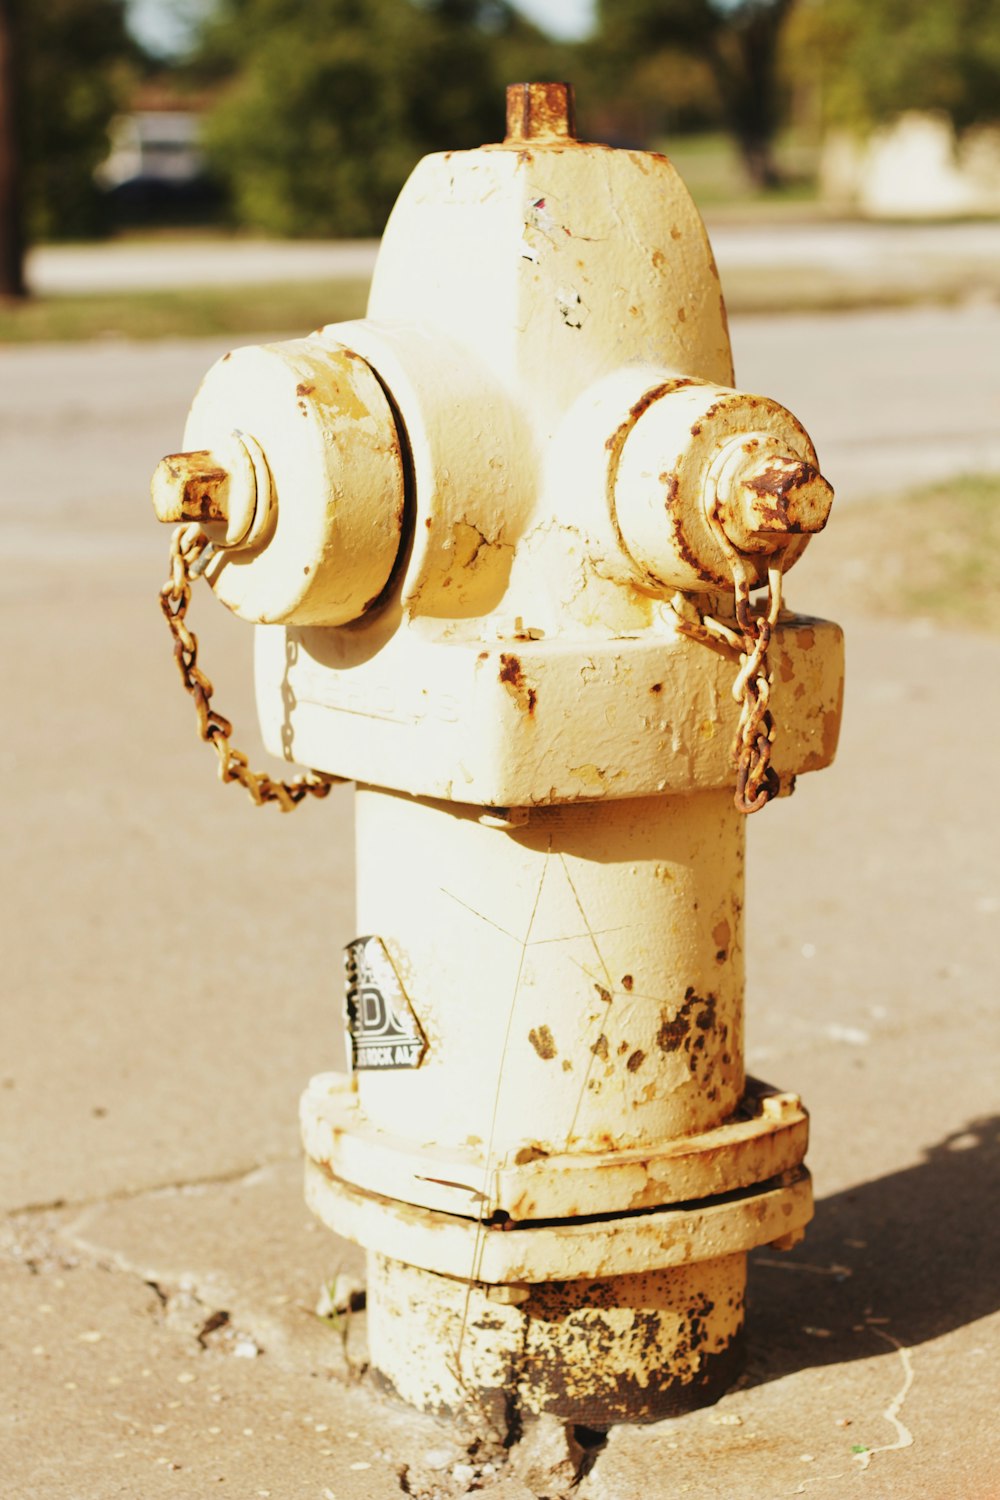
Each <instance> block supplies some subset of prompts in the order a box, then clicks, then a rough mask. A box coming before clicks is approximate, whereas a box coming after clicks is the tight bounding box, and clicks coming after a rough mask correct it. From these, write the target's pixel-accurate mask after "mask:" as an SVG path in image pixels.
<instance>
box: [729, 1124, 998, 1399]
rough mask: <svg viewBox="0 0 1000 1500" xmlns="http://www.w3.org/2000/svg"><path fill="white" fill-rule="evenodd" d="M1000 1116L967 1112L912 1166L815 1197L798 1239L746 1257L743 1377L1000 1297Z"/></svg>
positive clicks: (915, 1340) (912, 1329)
mask: <svg viewBox="0 0 1000 1500" xmlns="http://www.w3.org/2000/svg"><path fill="white" fill-rule="evenodd" d="M998 1187H1000V1116H996V1115H994V1116H991V1117H989V1118H984V1119H977V1120H973V1121H972V1122H971V1123H969V1124H968V1125H966V1126H965V1127H963V1129H961V1130H957V1131H954V1132H953V1133H952V1134H950V1135H948V1136H946V1137H945V1139H944V1140H942V1141H941V1142H940V1143H939V1144H937V1145H935V1146H932V1147H931V1148H930V1149H929V1150H928V1151H927V1153H926V1155H925V1158H924V1160H923V1161H922V1162H920V1163H919V1164H918V1165H917V1166H914V1167H908V1168H907V1169H906V1170H905V1171H901V1172H894V1173H892V1174H891V1175H890V1176H888V1177H881V1178H878V1179H877V1180H876V1181H874V1182H867V1183H863V1184H862V1185H861V1186H860V1187H856V1188H851V1189H850V1190H849V1191H847V1192H843V1193H838V1194H836V1195H835V1196H834V1197H832V1198H826V1199H823V1200H822V1201H821V1202H819V1203H818V1204H817V1205H816V1218H815V1220H814V1221H813V1223H812V1224H811V1225H810V1226H809V1228H808V1230H807V1231H806V1238H805V1240H804V1241H803V1242H802V1244H801V1245H799V1246H797V1247H796V1249H795V1250H794V1251H792V1252H791V1253H790V1254H788V1255H781V1254H779V1253H776V1252H775V1251H773V1250H771V1249H765V1250H762V1251H761V1252H760V1253H759V1254H756V1255H754V1256H752V1257H751V1262H750V1264H751V1272H750V1298H749V1303H750V1305H749V1316H748V1334H749V1358H748V1361H747V1370H746V1374H745V1376H744V1378H743V1381H742V1384H743V1385H744V1386H747V1385H760V1384H763V1383H764V1382H766V1381H769V1380H777V1379H780V1378H781V1377H782V1376H784V1375H790V1374H792V1373H794V1372H795V1371H797V1370H803V1369H809V1368H813V1367H817V1366H822V1365H829V1364H840V1363H842V1362H844V1361H846V1360H853V1359H865V1358H868V1357H870V1356H871V1355H873V1354H878V1353H885V1352H886V1340H887V1339H888V1341H889V1342H892V1343H894V1342H898V1343H899V1344H903V1345H906V1346H911V1345H914V1344H922V1343H924V1342H926V1341H927V1340H928V1339H933V1338H937V1337H938V1336H939V1335H941V1334H944V1333H949V1332H951V1331H952V1330H954V1329H957V1328H961V1327H964V1326H965V1325H966V1324H968V1323H974V1322H975V1321H976V1320H977V1319H978V1318H982V1317H985V1316H986V1315H987V1314H988V1313H992V1312H994V1311H996V1309H997V1308H998V1307H1000V1259H998V1257H997V1249H996V1247H997V1243H998V1234H997V1231H998V1228H1000V1193H998V1191H997V1189H998Z"/></svg>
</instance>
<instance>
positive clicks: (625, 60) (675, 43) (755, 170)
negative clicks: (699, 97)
mask: <svg viewBox="0 0 1000 1500" xmlns="http://www.w3.org/2000/svg"><path fill="white" fill-rule="evenodd" d="M793 4H794V0H599V7H598V16H599V30H598V35H597V45H598V46H601V47H605V48H607V49H608V51H609V54H610V56H611V58H612V59H614V60H616V61H617V62H618V65H619V67H620V68H622V69H624V70H626V71H627V70H628V69H630V68H632V67H634V66H635V65H636V63H637V61H638V60H641V59H643V58H645V57H646V56H647V55H648V53H649V51H650V49H653V48H659V49H664V50H666V51H669V52H672V53H680V54H682V55H685V56H687V57H689V58H691V59H693V60H695V61H697V62H698V63H700V64H703V65H707V66H708V68H709V69H710V71H711V75H712V79H713V81H714V84H715V91H716V94H717V96H718V108H719V112H720V115H721V118H722V120H723V121H724V122H725V124H726V126H727V128H728V129H729V131H730V133H731V134H732V136H733V137H734V139H735V141H736V144H737V146H738V147H739V151H740V155H741V157H742V160H743V164H744V166H745V168H746V171H747V173H748V175H749V177H750V179H751V181H752V182H754V183H756V184H757V185H758V186H759V187H768V186H772V185H773V184H775V183H776V182H777V181H778V171H777V167H776V165H775V161H774V152H773V143H774V136H775V133H776V131H777V128H778V125H779V123H780V118H781V93H780V90H779V86H778V56H779V42H780V38H781V32H782V28H783V27H784V25H785V21H786V20H787V18H788V14H789V12H790V10H791V9H792V5H793Z"/></svg>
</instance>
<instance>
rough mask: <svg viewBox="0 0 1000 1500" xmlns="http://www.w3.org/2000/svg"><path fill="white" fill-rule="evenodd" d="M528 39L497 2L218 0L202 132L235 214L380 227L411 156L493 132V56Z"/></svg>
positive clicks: (271, 224) (262, 222) (531, 41)
mask: <svg viewBox="0 0 1000 1500" xmlns="http://www.w3.org/2000/svg"><path fill="white" fill-rule="evenodd" d="M533 47H534V48H536V49H538V50H539V51H541V50H543V46H542V42H541V38H540V37H539V34H538V33H537V32H535V31H534V30H533V28H531V27H530V26H528V25H527V23H525V22H523V21H520V20H519V19H518V18H517V17H516V16H515V15H514V13H513V12H512V11H511V10H510V9H509V8H508V6H507V5H506V4H503V3H500V0H419V3H418V0H222V3H221V5H220V9H219V13H218V15H217V17H216V20H215V22H214V24H213V25H212V26H211V27H210V28H209V30H208V31H207V32H206V34H205V38H204V43H203V48H202V55H201V65H202V67H203V68H207V69H210V70H211V71H213V72H214V73H215V76H216V78H217V79H219V80H221V81H222V92H221V97H220V102H219V104H218V105H217V107H216V108H215V110H214V111H213V112H212V115H211V117H210V119H209V121H208V125H207V129H206V136H205V140H206V146H207V149H208V152H209V156H210V160H211V162H212V164H213V166H214V168H215V170H216V172H217V173H218V174H219V175H220V176H221V177H222V179H223V180H224V181H225V182H226V183H227V184H228V186H229V188H230V191H231V194H232V198H233V205H234V210H235V214H236V217H237V219H238V220H239V222H241V223H243V224H246V225H248V226H250V227H252V228H255V229H259V230H262V231H264V232H266V233H270V234H278V235H330V234H339V235H365V234H375V233H378V232H380V231H381V229H382V226H383V224H384V223H385V219H386V216H387V214H388V212H389V209H390V208H391V207H392V204H393V202H394V201H395V198H396V196H397V194H398V192H399V189H400V187H401V186H402V183H403V181H404V179H405V178H406V176H407V175H408V173H409V171H410V170H411V168H412V167H413V165H414V164H415V162H416V161H417V160H418V159H419V157H421V156H422V155H424V154H425V153H426V152H428V151H433V150H439V149H460V148H462V147H469V146H477V145H481V144H482V143H483V142H484V141H489V140H499V139H501V138H502V136H503V118H504V97H503V85H504V83H505V82H506V79H505V77H504V59H505V58H508V57H510V58H512V57H514V56H515V55H517V53H518V49H520V53H521V55H522V56H524V55H525V54H526V53H528V52H530V51H531V49H532V48H533Z"/></svg>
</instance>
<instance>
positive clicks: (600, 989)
mask: <svg viewBox="0 0 1000 1500" xmlns="http://www.w3.org/2000/svg"><path fill="white" fill-rule="evenodd" d="M594 989H595V990H596V991H597V993H598V994H599V995H600V997H601V999H602V1000H603V1001H604V1003H605V1005H610V1004H611V991H610V990H607V989H605V988H604V985H603V984H595V985H594Z"/></svg>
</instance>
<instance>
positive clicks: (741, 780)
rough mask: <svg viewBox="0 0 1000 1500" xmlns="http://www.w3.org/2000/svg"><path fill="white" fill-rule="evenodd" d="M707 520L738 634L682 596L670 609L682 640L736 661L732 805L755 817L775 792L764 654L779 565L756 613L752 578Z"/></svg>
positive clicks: (777, 604) (777, 605) (777, 606)
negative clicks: (727, 579)
mask: <svg viewBox="0 0 1000 1500" xmlns="http://www.w3.org/2000/svg"><path fill="white" fill-rule="evenodd" d="M709 519H710V521H711V522H712V529H713V531H714V532H715V534H716V536H717V537H718V540H719V542H720V544H721V546H722V549H723V551H724V552H725V554H726V557H727V559H728V561H729V565H730V568H731V570H732V575H733V588H734V591H735V595H736V624H737V626H738V627H739V629H738V630H733V629H732V627H731V626H729V625H726V624H725V623H724V622H723V621H721V620H716V619H715V618H714V617H713V616H711V615H705V614H702V613H701V612H700V610H699V609H698V607H697V606H696V605H695V604H694V602H693V601H692V600H691V599H690V598H689V597H688V596H687V595H685V594H675V595H674V597H673V599H671V601H670V604H671V608H672V609H673V612H674V616H675V622H676V625H677V629H678V630H679V631H680V632H681V633H682V634H683V635H687V636H690V637H691V638H692V640H696V641H701V642H702V643H703V644H704V645H706V646H712V647H714V648H715V649H716V650H722V651H723V652H725V654H726V655H728V656H731V657H732V658H733V659H734V660H738V661H739V671H738V672H737V674H736V678H735V681H734V682H733V688H732V692H733V697H734V699H735V700H736V702H737V703H738V704H739V705H740V717H739V723H738V725H737V728H736V737H735V739H734V740H733V747H732V758H733V764H734V766H735V767H736V792H735V794H734V797H733V801H734V802H735V804H736V808H737V811H739V812H741V813H755V812H759V811H760V809H761V808H762V807H764V806H765V805H766V804H767V803H768V802H770V800H771V798H772V797H776V796H777V794H778V792H779V790H780V782H779V779H778V775H777V772H776V771H775V770H774V768H773V766H772V765H771V746H772V744H773V742H774V736H775V733H776V730H775V723H774V718H773V716H772V714H771V709H770V699H771V669H770V664H769V662H768V657H767V651H768V647H769V646H770V644H771V636H772V634H773V631H774V627H775V625H776V624H777V621H778V615H779V614H780V612H781V592H782V561H783V559H782V554H781V552H780V551H779V553H778V554H777V560H776V561H775V562H774V564H773V565H772V566H771V567H770V568H769V569H768V573H767V598H766V600H765V603H764V607H763V608H762V609H760V610H756V611H755V610H754V609H753V608H752V607H751V604H750V589H751V582H750V578H751V575H750V573H749V571H748V569H747V566H746V563H745V561H744V559H743V558H742V557H741V556H740V554H739V553H738V552H737V551H736V549H735V547H733V545H732V543H731V542H730V541H729V538H728V537H727V536H726V534H725V532H724V531H723V530H722V527H721V525H720V524H719V523H718V521H717V520H716V518H715V517H714V516H711V517H710V518H709Z"/></svg>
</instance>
